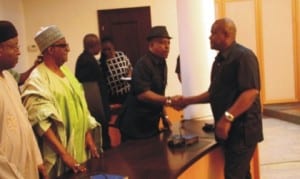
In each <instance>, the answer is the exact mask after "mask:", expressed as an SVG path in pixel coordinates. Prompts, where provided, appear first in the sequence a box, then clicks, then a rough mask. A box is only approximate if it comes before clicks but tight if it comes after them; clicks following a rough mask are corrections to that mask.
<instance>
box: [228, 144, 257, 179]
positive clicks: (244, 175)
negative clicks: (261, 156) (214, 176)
mask: <svg viewBox="0 0 300 179" xmlns="http://www.w3.org/2000/svg"><path fill="white" fill-rule="evenodd" d="M223 149H224V157H225V171H224V173H225V179H251V173H250V161H251V158H252V156H253V154H254V151H255V149H256V144H254V145H251V146H247V145H245V144H243V143H240V144H238V145H234V146H230V145H229V144H225V146H224V148H223Z"/></svg>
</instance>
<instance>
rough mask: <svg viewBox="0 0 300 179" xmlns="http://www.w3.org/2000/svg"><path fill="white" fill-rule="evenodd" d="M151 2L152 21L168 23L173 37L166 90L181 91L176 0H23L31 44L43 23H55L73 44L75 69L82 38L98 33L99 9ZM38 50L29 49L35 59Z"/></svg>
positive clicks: (174, 92) (72, 59)
mask: <svg viewBox="0 0 300 179" xmlns="http://www.w3.org/2000/svg"><path fill="white" fill-rule="evenodd" d="M139 6H150V9H151V19H152V25H166V26H167V28H168V31H169V34H170V35H171V36H172V37H173V39H172V40H171V51H170V54H169V57H168V59H167V62H168V66H169V74H168V77H169V78H168V87H167V94H168V95H173V94H177V93H181V86H180V84H179V82H178V80H177V77H176V75H175V73H174V69H175V62H176V58H177V55H178V53H179V52H178V51H179V50H178V49H179V47H178V38H177V36H178V35H177V33H178V32H177V20H176V17H177V13H176V3H175V2H174V3H173V0H163V1H157V0H148V1H145V0H130V1H124V0H109V1H108V0H88V1H86V0H75V1H71V0H64V1H61V0H43V1H37V0H24V9H25V22H26V30H27V37H28V44H34V41H33V37H34V34H35V33H36V32H37V31H38V29H39V28H40V27H41V26H46V25H50V24H56V25H58V26H59V28H60V29H61V31H63V33H64V34H65V36H66V38H67V41H68V42H69V44H70V48H71V51H70V53H69V61H68V62H67V65H68V66H69V67H70V68H71V69H72V70H74V67H75V63H76V58H77V56H78V55H79V54H80V53H81V52H82V38H83V36H84V34H86V33H96V34H98V21H97V10H102V9H114V8H127V7H139ZM37 53H38V52H29V58H30V59H34V58H35V56H36V55H37Z"/></svg>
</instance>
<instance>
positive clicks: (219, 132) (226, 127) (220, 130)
mask: <svg viewBox="0 0 300 179" xmlns="http://www.w3.org/2000/svg"><path fill="white" fill-rule="evenodd" d="M230 129H231V122H230V121H228V120H227V119H226V118H225V116H224V115H223V116H222V117H221V119H220V120H219V121H218V122H217V124H216V129H215V132H216V136H217V138H219V139H222V140H226V139H227V138H228V134H229V131H230Z"/></svg>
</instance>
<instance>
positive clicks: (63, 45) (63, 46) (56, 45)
mask: <svg viewBox="0 0 300 179" xmlns="http://www.w3.org/2000/svg"><path fill="white" fill-rule="evenodd" d="M51 47H59V48H69V44H67V43H65V44H53V45H51Z"/></svg>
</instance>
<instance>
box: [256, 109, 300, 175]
mask: <svg viewBox="0 0 300 179" xmlns="http://www.w3.org/2000/svg"><path fill="white" fill-rule="evenodd" d="M280 109H282V108H280ZM297 110H298V111H300V106H299V107H298V109H296V111H297ZM284 111H285V112H286V111H290V109H284ZM293 111H295V108H293ZM279 117H280V118H281V119H277V118H274V117H264V119H263V124H264V138H265V139H264V141H263V142H262V143H260V144H259V152H260V164H261V165H260V166H261V171H260V173H261V179H298V178H300V124H299V123H298V124H296V123H294V122H293V123H292V122H290V121H289V120H287V121H286V120H285V119H286V117H285V115H284V114H281V115H280V116H279ZM296 119H297V120H299V122H300V116H298V118H295V116H294V118H293V120H296Z"/></svg>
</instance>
